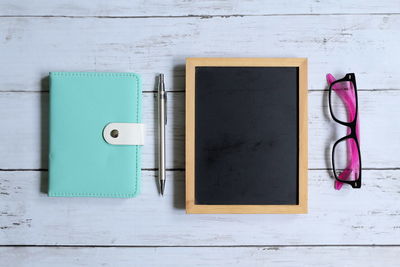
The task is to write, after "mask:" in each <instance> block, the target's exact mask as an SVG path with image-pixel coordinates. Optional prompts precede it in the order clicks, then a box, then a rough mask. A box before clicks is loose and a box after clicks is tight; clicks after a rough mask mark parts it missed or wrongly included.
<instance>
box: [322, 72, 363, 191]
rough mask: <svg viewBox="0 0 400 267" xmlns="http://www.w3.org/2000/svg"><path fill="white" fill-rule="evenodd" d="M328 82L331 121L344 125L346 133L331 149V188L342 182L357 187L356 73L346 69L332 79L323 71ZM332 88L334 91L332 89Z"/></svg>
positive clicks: (358, 143)
mask: <svg viewBox="0 0 400 267" xmlns="http://www.w3.org/2000/svg"><path fill="white" fill-rule="evenodd" d="M326 79H327V81H328V84H329V110H330V112H331V116H332V118H333V120H334V121H336V122H337V123H340V124H342V125H344V126H347V127H348V128H347V135H346V136H344V137H342V138H340V139H339V140H337V141H336V142H335V144H334V145H333V149H332V167H333V174H334V176H335V179H336V181H335V189H337V190H340V189H341V188H342V186H343V184H344V183H346V184H350V185H351V186H352V187H353V188H360V187H361V152H360V131H359V116H358V96H357V85H356V77H355V75H354V73H348V74H346V76H344V77H343V78H342V79H339V80H336V79H335V78H334V77H333V75H332V74H328V75H326ZM332 90H333V91H334V92H332Z"/></svg>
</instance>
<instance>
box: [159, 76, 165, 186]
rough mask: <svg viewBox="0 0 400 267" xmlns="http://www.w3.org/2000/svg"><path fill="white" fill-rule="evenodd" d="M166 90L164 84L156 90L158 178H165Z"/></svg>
mask: <svg viewBox="0 0 400 267" xmlns="http://www.w3.org/2000/svg"><path fill="white" fill-rule="evenodd" d="M165 102H166V92H165V89H164V84H163V83H161V84H160V85H159V92H158V141H159V144H158V150H159V151H158V171H159V180H165V178H166V176H165V168H166V166H165V152H166V149H165V148H166V144H165V143H166V142H165V141H166V140H165V121H166V109H165V108H166V103H165Z"/></svg>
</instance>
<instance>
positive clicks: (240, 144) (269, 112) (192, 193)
mask: <svg viewBox="0 0 400 267" xmlns="http://www.w3.org/2000/svg"><path fill="white" fill-rule="evenodd" d="M288 62H289V63H290V64H288ZM305 64H306V60H305V59H266V58H262V59H260V58H258V59H243V58H242V59H211V58H208V59H201V58H195V59H193V58H192V59H188V61H187V82H188V84H187V106H186V108H187V126H188V128H189V129H187V130H188V131H187V140H186V141H187V142H186V145H187V150H186V153H187V156H189V158H187V164H188V165H190V166H189V167H187V177H186V182H187V205H188V206H187V211H188V212H189V213H191V212H193V213H197V212H199V213H230V212H232V213H263V212H265V213H269V212H271V213H274V212H276V213H286V212H287V213H295V212H296V213H303V212H305V211H306V197H305V199H304V192H302V190H306V184H304V181H306V179H305V177H303V175H304V173H306V170H305V172H304V166H306V161H307V154H304V151H303V150H304V143H306V138H307V137H306V136H305V137H304V132H306V131H305V130H304V120H306V116H307V115H305V118H304V114H306V111H305V110H306V102H305V101H306V100H304V99H301V100H302V101H300V98H301V97H302V98H303V97H304V90H305V88H302V85H304V84H306V83H304V80H303V79H304V75H305V74H306V73H304V72H305V69H304V68H305V67H306V65H305ZM302 93H303V94H302ZM191 104H192V105H193V106H190V107H189V105H191ZM304 112H305V113H304ZM188 121H190V122H189V123H188ZM191 127H193V128H191ZM305 128H307V126H306V125H305ZM300 133H301V134H300ZM191 137H193V139H191ZM191 165H193V166H191ZM188 170H189V171H188ZM188 187H190V188H188Z"/></svg>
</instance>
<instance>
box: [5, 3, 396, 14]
mask: <svg viewBox="0 0 400 267" xmlns="http://www.w3.org/2000/svg"><path fill="white" fill-rule="evenodd" d="M0 10H1V12H0V15H9V16H16V15H19V16H21V15H22V16H24V15H25V16H26V15H30V16H44V15H51V16H190V15H202V16H208V15H232V14H239V15H270V14H272V15H275V14H332V13H355V14H359V13H375V14H376V13H396V12H397V13H400V5H399V3H398V2H397V1H391V0H382V1H379V0H368V1H362V0H353V1H351V2H349V1H345V0H340V1H332V0H329V1H314V0H304V1H300V2H299V1H296V0H287V1H272V0H268V1H261V0H246V1H226V0H207V1H193V0H189V1H188V0H165V1H156V0H147V1H129V0H115V1H112V2H109V1H102V0H91V1H78V0H61V1H50V0H37V1H35V3H34V4H32V2H31V1H29V0H21V1H12V0H6V1H1V2H0Z"/></svg>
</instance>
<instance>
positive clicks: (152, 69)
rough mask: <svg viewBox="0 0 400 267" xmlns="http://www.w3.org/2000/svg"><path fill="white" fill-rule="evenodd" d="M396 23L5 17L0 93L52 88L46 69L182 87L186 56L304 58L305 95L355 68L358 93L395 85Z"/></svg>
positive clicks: (0, 24) (397, 18) (0, 32)
mask: <svg viewBox="0 0 400 267" xmlns="http://www.w3.org/2000/svg"><path fill="white" fill-rule="evenodd" d="M83 2H85V1H80V2H79V3H83ZM276 2H280V1H276ZM114 4H115V3H114V2H113V5H114ZM331 4H332V5H333V6H334V5H336V3H331ZM351 5H352V6H355V7H357V8H359V7H362V6H364V2H363V4H360V5H356V4H355V3H353V2H352V3H351ZM29 6H32V5H29ZM100 6H101V5H100ZM287 6H288V7H290V6H291V5H287ZM293 6H295V5H293ZM296 6H297V4H296ZM399 27H400V15H374V16H371V15H357V16H354V15H344V16H342V15H341V16H338V15H330V16H261V17H260V16H245V17H228V18H226V17H217V18H199V17H179V18H173V19H171V18H151V19H149V18H123V19H121V18H103V19H100V18H54V17H47V18H35V17H33V18H20V17H17V18H14V17H3V18H0V36H2V37H1V41H0V51H2V58H1V59H2V64H1V66H0V70H1V71H0V91H21V90H22V91H38V90H48V85H47V83H46V82H45V81H44V82H42V79H43V78H44V77H46V75H47V74H48V72H49V71H133V72H137V73H140V74H141V75H142V77H143V88H144V90H147V91H153V90H154V86H155V75H156V74H157V73H159V72H163V73H165V77H166V86H167V89H168V90H178V91H179V90H180V91H181V90H184V63H185V58H186V57H307V58H308V59H309V88H310V89H323V88H325V87H326V81H325V74H326V73H328V72H332V73H333V74H337V75H338V76H341V75H343V74H345V73H346V72H355V73H356V74H357V82H358V86H359V88H360V89H400V88H399V84H400V75H399V69H400V68H399V61H398V58H397V57H396V56H393V55H397V53H398V47H399V46H400V38H399V37H398V34H397V32H398V29H399Z"/></svg>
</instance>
